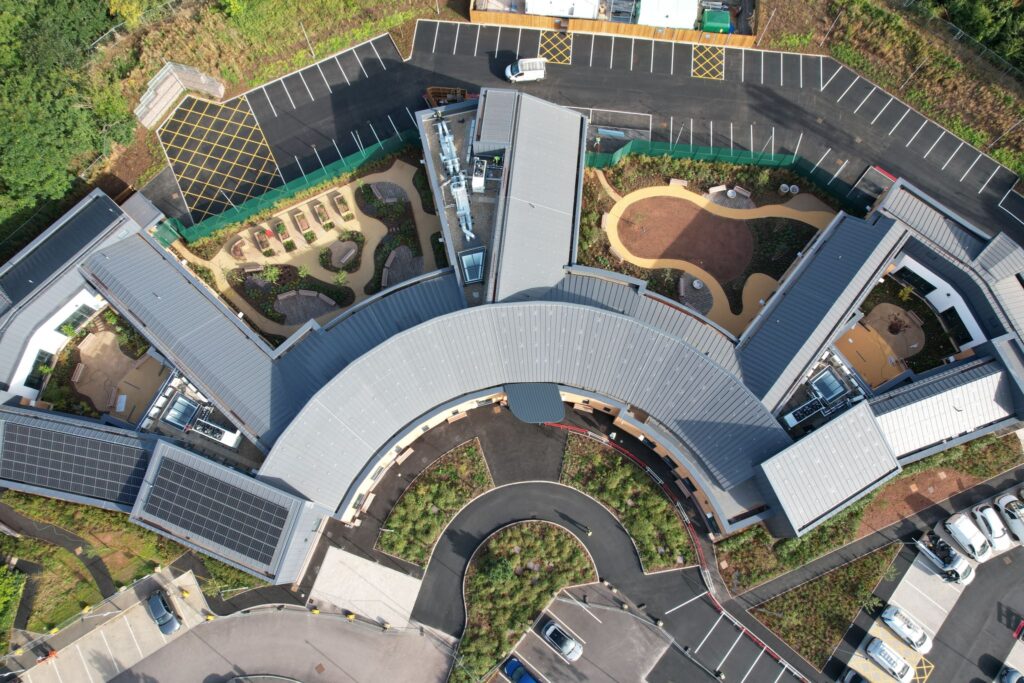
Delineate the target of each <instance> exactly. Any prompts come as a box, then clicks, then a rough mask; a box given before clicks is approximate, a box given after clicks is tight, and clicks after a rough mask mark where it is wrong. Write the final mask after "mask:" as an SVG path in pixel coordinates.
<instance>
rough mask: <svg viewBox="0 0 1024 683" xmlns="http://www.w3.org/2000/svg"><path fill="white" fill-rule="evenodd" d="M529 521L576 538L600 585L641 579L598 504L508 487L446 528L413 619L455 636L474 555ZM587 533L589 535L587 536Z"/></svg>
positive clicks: (546, 489) (558, 491) (541, 488)
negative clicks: (510, 527)
mask: <svg viewBox="0 0 1024 683" xmlns="http://www.w3.org/2000/svg"><path fill="white" fill-rule="evenodd" d="M534 519H536V520H544V521H548V522H554V523H556V524H560V525H562V526H564V527H565V528H567V529H568V530H569V531H571V532H572V533H573V534H575V536H576V537H577V538H578V539H579V540H580V542H581V543H583V545H584V546H586V548H587V550H588V551H589V552H590V555H591V557H593V558H594V563H595V564H596V565H597V572H598V576H599V577H600V578H601V579H602V580H605V581H609V582H611V584H612V585H618V586H621V585H623V584H625V583H632V582H634V581H636V580H638V579H641V578H642V577H643V569H642V568H641V566H640V560H639V559H638V558H637V554H636V549H635V548H634V546H633V542H632V541H631V540H630V538H629V535H628V534H627V533H626V531H625V529H623V528H622V526H621V525H620V524H619V523H618V521H617V520H616V519H615V517H613V516H612V514H611V513H610V512H608V510H607V509H606V508H604V507H603V506H602V505H601V504H599V503H597V502H596V501H595V500H593V499H592V498H589V497H587V496H585V495H583V494H582V493H580V492H578V491H576V490H574V489H571V488H569V487H567V486H561V485H559V484H554V483H550V482H526V483H522V484H510V485H508V486H502V487H500V488H497V489H493V490H491V491H489V492H487V493H485V494H484V495H482V496H480V497H479V498H477V499H476V500H474V501H473V502H472V503H470V504H469V505H467V506H466V507H465V508H464V509H463V510H462V511H461V512H460V513H459V514H458V515H456V516H455V519H453V520H452V521H451V523H450V524H449V525H448V528H447V529H446V530H445V532H444V534H443V535H442V536H441V538H440V540H439V541H438V543H437V547H436V548H434V554H433V555H432V556H431V558H430V564H429V565H427V571H426V574H425V575H424V577H423V585H422V586H421V587H420V594H419V597H418V598H417V600H416V606H415V607H414V608H413V612H412V617H413V619H415V620H417V621H419V622H420V623H423V624H426V625H428V626H432V627H434V628H437V629H439V630H441V631H444V632H445V633H448V634H450V635H452V636H458V635H460V634H461V633H462V628H463V625H464V624H465V620H466V610H465V606H464V605H463V602H462V578H463V576H465V573H466V568H467V567H468V566H469V560H470V558H471V557H472V556H473V552H474V551H475V550H476V549H477V547H478V546H479V545H480V543H482V542H483V540H484V539H485V538H487V536H489V535H490V534H492V533H493V532H495V531H497V530H498V529H500V528H501V527H503V526H505V525H507V524H511V523H513V522H520V521H527V520H534ZM587 528H589V529H590V530H591V531H592V532H593V535H591V536H587V534H586V529H587Z"/></svg>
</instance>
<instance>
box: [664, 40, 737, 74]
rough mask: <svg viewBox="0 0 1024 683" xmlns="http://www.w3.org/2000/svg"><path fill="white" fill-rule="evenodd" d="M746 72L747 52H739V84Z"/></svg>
mask: <svg viewBox="0 0 1024 683" xmlns="http://www.w3.org/2000/svg"><path fill="white" fill-rule="evenodd" d="M673 44H674V43H673ZM746 71H747V51H746V50H740V83H743V81H744V80H745V79H746Z"/></svg>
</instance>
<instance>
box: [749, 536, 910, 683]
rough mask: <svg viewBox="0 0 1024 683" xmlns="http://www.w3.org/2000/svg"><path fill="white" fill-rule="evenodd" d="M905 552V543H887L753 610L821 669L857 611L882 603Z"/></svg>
mask: <svg viewBox="0 0 1024 683" xmlns="http://www.w3.org/2000/svg"><path fill="white" fill-rule="evenodd" d="M899 550H900V544H899V543H893V544H891V545H887V546H885V547H884V548H880V549H878V550H876V551H874V552H872V553H870V554H868V555H864V556H863V557H859V558H857V559H856V560H854V561H853V562H850V563H849V564H845V565H843V566H842V567H839V568H838V569H834V570H833V571H831V572H829V573H827V574H824V575H822V576H819V577H817V578H816V579H814V580H812V581H808V582H807V583H804V584H802V585H800V586H798V587H796V588H794V589H792V590H790V591H787V592H785V593H783V594H782V595H779V596H777V597H775V598H772V599H771V600H768V601H767V602H764V603H761V604H760V605H758V606H757V607H754V608H752V609H751V610H750V612H751V614H753V615H754V616H755V617H757V619H759V620H760V621H761V622H762V623H764V625H765V626H767V627H768V628H769V629H771V630H772V632H774V633H775V635H777V636H779V637H780V638H782V640H784V641H786V643H787V644H788V645H789V646H790V647H791V648H793V649H794V650H796V651H797V652H798V653H800V656H801V657H803V658H804V659H806V660H807V661H808V662H810V663H811V664H812V665H813V666H814V667H815V668H816V669H818V671H821V670H822V669H823V668H824V667H825V663H826V662H828V659H829V657H831V656H832V652H833V651H834V650H835V648H836V646H837V645H839V641H840V640H841V639H842V637H843V634H845V633H846V629H848V628H849V627H850V624H851V623H852V622H853V620H854V619H855V618H856V617H857V613H858V612H859V611H860V610H861V609H866V610H869V611H870V610H872V609H874V608H876V607H878V606H880V605H881V600H879V599H878V598H877V597H875V596H874V591H875V588H876V587H877V586H878V584H879V582H880V581H882V579H884V578H886V576H887V573H888V571H889V567H890V566H891V565H892V561H893V560H894V559H895V558H896V555H897V554H899Z"/></svg>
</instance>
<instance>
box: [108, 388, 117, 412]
mask: <svg viewBox="0 0 1024 683" xmlns="http://www.w3.org/2000/svg"><path fill="white" fill-rule="evenodd" d="M116 402H117V387H114V388H113V389H111V390H110V396H108V397H107V408H113V407H114V403H116Z"/></svg>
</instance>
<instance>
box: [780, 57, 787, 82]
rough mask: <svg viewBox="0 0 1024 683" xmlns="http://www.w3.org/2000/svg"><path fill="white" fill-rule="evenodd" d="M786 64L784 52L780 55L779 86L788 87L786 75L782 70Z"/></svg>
mask: <svg viewBox="0 0 1024 683" xmlns="http://www.w3.org/2000/svg"><path fill="white" fill-rule="evenodd" d="M785 64H786V55H785V54H784V53H782V52H780V53H779V86H780V87H781V86H783V85H786V83H785V81H786V74H785V72H784V71H783V70H782V67H783V66H784V65H785Z"/></svg>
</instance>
